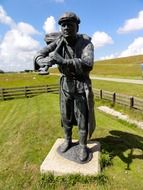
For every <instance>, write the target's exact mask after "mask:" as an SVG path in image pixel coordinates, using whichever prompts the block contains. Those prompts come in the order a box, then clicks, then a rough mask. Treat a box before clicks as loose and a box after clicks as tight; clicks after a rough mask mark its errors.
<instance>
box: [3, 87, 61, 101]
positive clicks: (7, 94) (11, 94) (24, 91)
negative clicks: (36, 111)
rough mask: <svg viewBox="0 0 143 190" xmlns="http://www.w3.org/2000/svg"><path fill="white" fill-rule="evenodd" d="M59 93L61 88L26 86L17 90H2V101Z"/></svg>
mask: <svg viewBox="0 0 143 190" xmlns="http://www.w3.org/2000/svg"><path fill="white" fill-rule="evenodd" d="M48 92H51V93H59V86H58V85H57V84H54V85H43V86H25V87H17V88H0V100H9V99H14V98H24V97H25V98H28V97H32V96H35V95H38V94H41V93H48Z"/></svg>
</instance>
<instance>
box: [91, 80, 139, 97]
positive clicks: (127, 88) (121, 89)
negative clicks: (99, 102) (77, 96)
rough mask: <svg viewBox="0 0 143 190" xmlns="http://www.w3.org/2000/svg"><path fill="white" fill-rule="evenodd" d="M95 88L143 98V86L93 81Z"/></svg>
mask: <svg viewBox="0 0 143 190" xmlns="http://www.w3.org/2000/svg"><path fill="white" fill-rule="evenodd" d="M92 85H93V88H98V89H102V90H107V91H110V92H116V93H120V94H125V95H129V96H135V97H138V98H143V85H142V84H129V83H119V82H112V81H102V80H92Z"/></svg>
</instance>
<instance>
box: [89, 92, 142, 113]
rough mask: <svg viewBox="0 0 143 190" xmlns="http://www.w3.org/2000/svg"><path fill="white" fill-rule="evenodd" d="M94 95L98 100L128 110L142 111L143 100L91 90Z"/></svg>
mask: <svg viewBox="0 0 143 190" xmlns="http://www.w3.org/2000/svg"><path fill="white" fill-rule="evenodd" d="M93 92H94V95H95V97H96V98H98V99H103V100H109V101H111V102H112V103H113V104H115V103H117V104H122V105H125V106H128V107H130V108H134V109H137V110H140V111H143V99H141V98H136V97H133V96H128V95H124V94H119V93H115V92H110V91H105V90H101V89H93Z"/></svg>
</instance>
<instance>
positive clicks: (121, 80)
mask: <svg viewBox="0 0 143 190" xmlns="http://www.w3.org/2000/svg"><path fill="white" fill-rule="evenodd" d="M90 78H91V79H95V80H105V81H113V82H120V83H122V82H123V83H131V84H143V80H133V79H120V78H107V77H95V76H93V75H91V76H90Z"/></svg>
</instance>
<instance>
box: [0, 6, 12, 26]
mask: <svg viewBox="0 0 143 190" xmlns="http://www.w3.org/2000/svg"><path fill="white" fill-rule="evenodd" d="M0 23H2V24H6V25H9V26H15V22H14V20H13V19H12V18H10V17H9V16H7V13H6V12H5V10H4V9H3V7H2V6H1V5H0Z"/></svg>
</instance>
